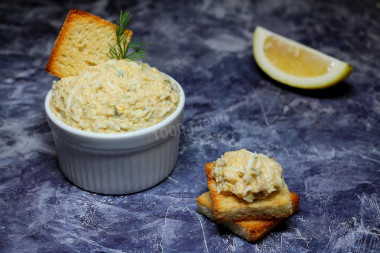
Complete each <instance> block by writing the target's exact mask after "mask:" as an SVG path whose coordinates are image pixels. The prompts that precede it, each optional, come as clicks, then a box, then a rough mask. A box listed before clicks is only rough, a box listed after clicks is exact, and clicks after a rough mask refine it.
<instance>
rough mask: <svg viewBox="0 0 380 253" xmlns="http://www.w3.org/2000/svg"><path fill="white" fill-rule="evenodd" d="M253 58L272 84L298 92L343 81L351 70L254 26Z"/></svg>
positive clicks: (343, 64)
mask: <svg viewBox="0 0 380 253" xmlns="http://www.w3.org/2000/svg"><path fill="white" fill-rule="evenodd" d="M253 55H254V57H255V60H256V62H257V64H258V65H259V67H260V68H261V69H262V70H263V71H264V72H265V73H266V74H267V75H269V76H270V77H271V78H273V79H274V80H276V81H278V82H280V83H283V84H287V85H289V86H292V87H296V88H301V89H322V88H327V87H330V86H332V85H334V84H336V83H338V82H340V81H342V80H344V79H345V78H347V77H348V76H349V75H350V74H351V72H352V70H353V68H352V66H351V65H349V64H347V63H345V62H342V61H340V60H338V59H336V58H334V57H331V56H329V55H326V54H324V53H322V52H319V51H317V50H315V49H312V48H310V47H307V46H305V45H302V44H300V43H298V42H296V41H293V40H290V39H288V38H285V37H283V36H281V35H279V34H276V33H273V32H271V31H269V30H267V29H264V28H262V27H260V26H257V27H256V29H255V32H254V33H253Z"/></svg>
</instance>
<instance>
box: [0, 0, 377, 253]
mask: <svg viewBox="0 0 380 253" xmlns="http://www.w3.org/2000/svg"><path fill="white" fill-rule="evenodd" d="M74 7H76V8H80V9H83V10H86V11H89V12H91V13H93V14H95V15H99V16H101V17H103V18H107V19H109V20H112V19H113V18H115V17H117V16H118V14H119V11H120V9H128V10H130V11H131V12H132V13H133V15H134V18H133V20H132V24H131V28H132V30H133V31H134V36H136V37H138V38H139V39H140V40H141V41H144V42H147V43H148V44H149V49H148V55H147V57H146V59H145V61H146V62H148V63H150V64H151V65H152V66H156V67H157V68H158V69H160V70H161V71H163V72H166V73H168V74H169V75H171V76H173V77H174V78H175V79H177V80H178V81H179V82H180V83H181V84H182V86H183V88H184V90H185V92H186V96H187V101H186V109H185V115H184V120H183V133H182V135H181V142H180V153H179V156H178V162H177V165H176V168H175V170H174V172H173V173H172V174H171V175H170V176H169V178H168V179H166V180H165V181H163V182H162V183H161V184H159V185H157V186H156V187H154V188H152V189H149V190H146V191H143V192H140V193H137V194H131V195H126V196H103V195H97V194H93V193H89V192H86V191H83V190H81V189H79V188H77V187H75V186H74V185H72V184H71V183H69V182H68V181H67V180H66V178H65V177H64V176H63V174H62V173H61V171H60V169H59V165H58V162H57V156H56V153H55V148H54V143H53V139H52V134H51V131H50V129H49V126H48V124H47V121H46V117H45V113H44V109H43V101H44V98H45V95H46V94H47V92H48V90H49V89H50V88H51V85H52V82H53V80H55V78H54V77H52V76H51V75H49V74H48V73H46V72H44V65H45V63H46V61H47V59H48V56H49V54H50V52H51V49H52V47H53V44H54V41H55V38H56V36H57V34H58V31H59V29H60V27H61V25H62V23H63V21H64V18H65V16H66V14H67V12H68V10H69V9H71V8H74ZM0 14H1V15H0V76H1V78H0V252H379V249H380V208H379V204H380V190H379V186H380V148H379V146H380V138H379V137H380V129H379V123H380V85H379V84H380V81H379V80H380V71H379V70H380V19H379V16H380V3H379V2H377V1H335V0H334V1H323V2H322V1H290V0H286V1H274V0H273V1H257V2H253V1H228V0H226V1H165V2H163V1H128V2H121V1H120V2H116V1H115V2H113V1H108V0H98V1H81V2H78V1H65V2H58V1H57V2H54V1H42V0H40V1H38V0H35V1H15V0H14V1H11V2H7V3H6V2H2V3H1V4H0ZM256 25H261V26H264V27H266V28H268V29H271V30H273V31H275V32H278V33H281V34H283V35H286V36H288V37H290V38H293V39H295V40H298V41H300V42H302V43H305V44H307V45H309V46H312V47H314V48H316V49H318V50H321V51H323V52H325V53H328V54H331V55H333V56H335V57H337V58H339V59H341V60H344V61H347V62H349V63H351V64H352V65H353V66H354V69H355V70H354V72H353V73H352V75H351V76H350V77H349V78H348V79H347V80H346V81H344V82H343V83H340V84H339V85H337V86H336V87H334V88H331V89H328V90H323V91H319V92H306V91H299V90H296V89H290V88H287V87H284V86H282V85H280V84H278V83H276V82H274V81H273V80H271V79H270V78H268V77H267V76H266V75H265V74H264V73H263V72H261V71H260V70H259V69H258V67H257V65H256V63H255V61H254V59H253V57H252V50H251V47H252V32H253V30H254V28H255V26H256ZM240 148H247V149H249V150H252V151H259V152H263V153H265V154H268V155H270V156H273V157H274V158H275V159H276V160H277V161H278V162H280V163H281V164H282V166H283V168H284V177H285V180H286V182H287V183H288V186H289V188H290V189H291V190H292V191H294V192H296V193H298V194H299V195H300V197H301V204H300V210H299V212H298V213H297V214H296V215H294V216H293V217H292V218H290V219H289V220H288V221H287V222H286V223H285V224H283V225H281V226H280V227H278V228H277V229H276V230H275V231H274V232H272V233H271V234H269V235H268V236H267V237H266V238H265V239H264V240H262V241H260V242H258V243H256V244H252V243H248V242H246V241H244V240H242V239H241V238H239V237H236V236H234V235H232V234H231V233H230V232H228V231H227V230H225V229H223V228H221V227H218V226H217V225H216V224H215V223H213V222H211V221H209V220H208V219H206V218H205V217H203V216H202V215H200V214H198V213H197V212H196V203H195V200H196V197H197V196H198V195H200V194H201V193H203V192H205V191H207V185H206V179H205V175H204V170H203V166H204V163H206V162H210V161H214V160H215V159H216V158H217V157H218V156H220V155H221V154H222V153H224V152H225V151H228V150H236V149H240Z"/></svg>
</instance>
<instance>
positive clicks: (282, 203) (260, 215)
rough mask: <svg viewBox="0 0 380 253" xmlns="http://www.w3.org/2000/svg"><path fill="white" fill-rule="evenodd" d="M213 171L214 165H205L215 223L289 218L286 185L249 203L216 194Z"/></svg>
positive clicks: (290, 206)
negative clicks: (266, 196) (263, 197)
mask: <svg viewBox="0 0 380 253" xmlns="http://www.w3.org/2000/svg"><path fill="white" fill-rule="evenodd" d="M213 169H214V163H206V164H205V171H206V177H207V184H208V188H209V191H210V195H211V199H212V202H213V207H214V208H213V209H214V217H215V220H216V221H231V220H236V221H238V220H245V219H270V218H287V217H289V216H291V214H292V203H291V196H290V192H289V190H288V188H287V186H286V184H285V185H284V186H283V187H282V188H281V189H279V190H278V191H276V192H275V193H273V194H271V195H270V196H269V197H268V198H267V199H263V200H257V201H254V202H252V203H249V202H246V201H244V200H242V199H240V198H237V197H235V196H230V195H222V194H218V192H217V190H216V182H215V179H214V178H213V177H212V170H213Z"/></svg>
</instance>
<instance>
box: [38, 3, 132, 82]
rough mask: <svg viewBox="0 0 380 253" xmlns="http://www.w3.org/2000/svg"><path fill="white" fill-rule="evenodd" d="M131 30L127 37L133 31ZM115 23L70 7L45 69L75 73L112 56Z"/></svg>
mask: <svg viewBox="0 0 380 253" xmlns="http://www.w3.org/2000/svg"><path fill="white" fill-rule="evenodd" d="M126 33H128V41H129V40H130V37H131V36H132V31H129V30H128V31H126ZM116 43H117V42H116V34H115V25H114V24H112V23H111V22H108V21H107V20H104V19H102V18H100V17H97V16H94V15H92V14H90V13H88V12H85V11H82V10H78V9H71V10H70V11H69V13H68V14H67V16H66V19H65V22H64V23H63V25H62V28H61V31H60V33H59V35H58V37H57V39H56V41H55V44H54V48H53V51H52V52H51V54H50V57H49V60H48V62H47V64H46V67H45V70H46V71H48V72H49V73H50V74H52V75H54V76H57V77H59V78H63V77H67V76H76V75H78V74H79V73H81V72H83V71H84V70H86V69H87V68H88V67H89V66H95V65H99V64H101V63H103V62H106V61H108V60H109V57H108V56H107V54H108V53H109V49H110V44H111V45H116Z"/></svg>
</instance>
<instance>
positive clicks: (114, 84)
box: [50, 59, 179, 133]
mask: <svg viewBox="0 0 380 253" xmlns="http://www.w3.org/2000/svg"><path fill="white" fill-rule="evenodd" d="M178 102H179V91H178V88H177V86H176V84H175V82H174V81H172V80H171V79H170V78H169V77H168V76H166V75H164V74H162V73H161V72H159V71H158V70H157V69H156V68H152V67H150V66H149V65H148V64H146V63H141V62H133V61H130V60H127V59H125V60H109V61H108V62H106V63H103V64H100V65H98V66H94V67H89V68H88V70H87V71H84V72H82V73H81V74H80V75H78V76H75V77H65V78H62V79H60V80H59V81H57V82H55V83H54V84H53V91H52V98H51V101H50V108H51V110H52V112H53V113H54V114H55V115H56V117H57V118H58V119H59V120H61V121H63V122H64V123H66V124H67V125H69V126H72V127H74V128H77V129H81V130H84V131H89V132H96V133H120V132H130V131H135V130H138V129H142V128H146V127H149V126H152V125H154V124H156V123H158V122H160V121H162V120H163V119H165V118H166V117H168V116H169V115H170V114H171V113H172V112H174V111H175V109H176V107H177V105H178Z"/></svg>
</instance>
